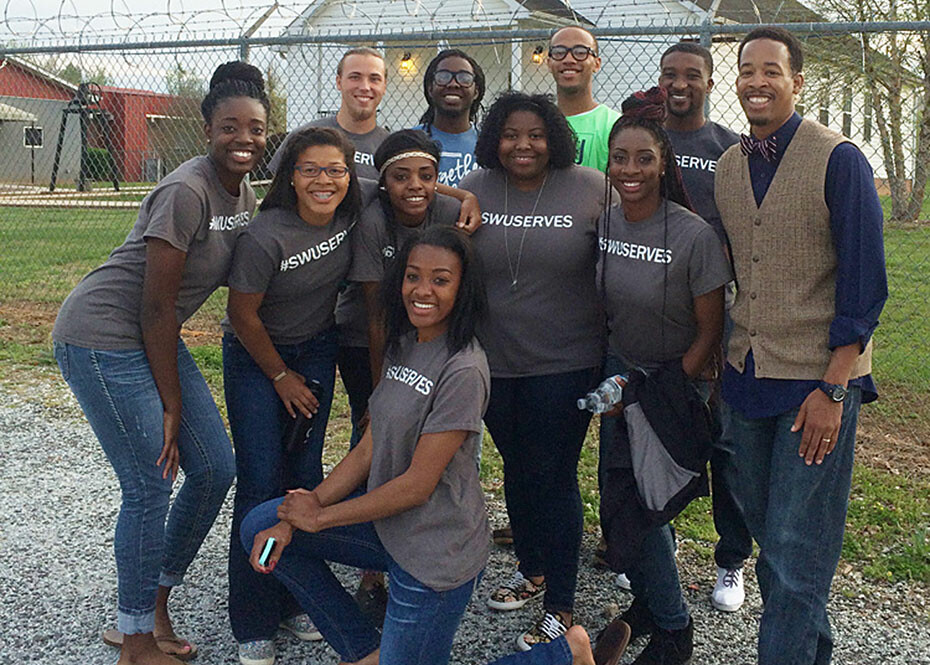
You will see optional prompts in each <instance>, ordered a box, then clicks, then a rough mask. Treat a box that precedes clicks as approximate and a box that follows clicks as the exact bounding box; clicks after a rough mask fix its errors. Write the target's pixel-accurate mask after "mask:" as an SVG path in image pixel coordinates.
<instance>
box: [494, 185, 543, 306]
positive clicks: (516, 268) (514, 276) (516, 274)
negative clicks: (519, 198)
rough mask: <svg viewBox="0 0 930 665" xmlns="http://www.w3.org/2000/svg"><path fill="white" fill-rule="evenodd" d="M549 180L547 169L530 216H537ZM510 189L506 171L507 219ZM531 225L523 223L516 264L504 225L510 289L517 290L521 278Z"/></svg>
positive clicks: (505, 202)
mask: <svg viewBox="0 0 930 665" xmlns="http://www.w3.org/2000/svg"><path fill="white" fill-rule="evenodd" d="M548 181H549V171H548V170H547V171H546V177H545V178H543V182H542V185H541V186H540V187H539V192H538V193H537V194H536V202H535V203H533V211H532V212H531V213H530V218H531V219H532V218H533V217H535V216H536V208H537V207H538V206H539V199H541V198H542V193H543V190H544V189H545V188H546V183H547V182H548ZM509 190H510V177H509V176H508V174H507V173H506V172H505V173H504V219H507V217H508V213H509V212H510V201H509V196H508V193H509ZM528 228H529V227H528V226H527V225H526V224H524V225H523V234H522V235H521V236H520V248H519V249H518V250H517V263H516V265H514V263H513V261H512V260H511V258H510V243H509V242H508V240H507V227H506V226H505V227H504V250H505V251H506V252H507V268H508V269H509V271H510V290H511V291H516V290H517V282H518V280H519V278H520V261H521V260H522V259H523V243H524V242H526V230H527V229H528Z"/></svg>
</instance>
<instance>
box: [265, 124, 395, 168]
mask: <svg viewBox="0 0 930 665" xmlns="http://www.w3.org/2000/svg"><path fill="white" fill-rule="evenodd" d="M307 127H328V128H330V129H338V130H340V131H341V132H342V133H343V134H345V135H346V136H347V137H348V138H349V140H350V141H351V142H352V145H354V146H355V172H356V174H357V175H358V176H359V177H360V178H371V179H372V180H377V179H378V169H376V168H375V150H377V149H378V146H380V145H381V142H382V141H384V139H386V138H387V136H388V134H390V132H389V131H388V130H386V129H385V128H384V127H375V128H374V129H373V130H371V131H370V132H368V133H367V134H353V133H352V132H348V131H346V130H344V129H343V128H342V127H340V126H339V123H338V122H336V116H334V115H330V116H326V117H325V118H320V119H319V120H311V121H310V122H308V123H306V124H304V125H301V126H300V127H298V128H297V129H294V130H292V131H291V132H289V133H288V135H287V138H285V139H284V142H283V143H281V145H280V146H279V147H278V150H277V151H276V152H275V153H274V157H272V158H271V161H270V162H268V169H269V170H270V171H271V172H272V173H277V171H278V166H279V165H280V164H281V160H282V159H283V157H284V151H285V150H286V149H287V144H288V142H289V141H290V140H291V137H293V136H294V134H296V133H297V132H299V131H301V130H304V129H307Z"/></svg>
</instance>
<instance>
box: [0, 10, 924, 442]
mask: <svg viewBox="0 0 930 665" xmlns="http://www.w3.org/2000/svg"><path fill="white" fill-rule="evenodd" d="M753 27H756V26H754V25H742V24H727V25H720V24H712V23H709V22H708V23H703V24H695V25H684V26H677V27H669V26H657V25H649V26H633V27H613V28H600V29H595V30H594V32H595V34H596V35H597V37H598V40H599V45H600V54H601V57H602V59H603V65H602V68H601V71H600V72H599V73H598V74H597V75H596V76H595V97H596V99H597V100H598V101H600V102H603V103H605V104H607V105H609V106H612V107H614V108H619V106H620V103H621V101H622V100H623V99H624V98H625V97H626V96H628V95H629V94H630V93H631V92H633V91H635V90H640V89H645V88H648V87H650V86H652V85H655V83H656V81H657V79H658V73H659V57H660V55H661V53H662V52H663V51H664V50H665V48H667V47H668V46H669V45H670V44H672V43H675V42H678V41H679V40H682V39H687V40H693V41H698V42H701V43H703V44H705V45H706V46H708V47H709V48H710V49H711V51H712V53H713V55H714V61H715V72H714V81H715V85H714V88H713V91H712V93H711V95H710V97H709V103H708V115H709V117H710V118H711V119H712V120H715V121H717V122H720V123H722V124H724V125H727V126H729V127H731V128H732V129H734V130H736V131H746V123H745V118H744V116H743V113H742V110H741V109H740V106H739V103H738V101H737V98H736V95H735V92H734V86H735V80H736V73H737V47H738V44H739V40H740V38H741V37H742V36H743V35H744V34H745V33H746V32H747V31H748V30H750V29H752V28H753ZM785 27H788V28H789V29H792V30H794V31H795V32H796V33H797V34H798V36H799V37H801V38H802V40H803V41H804V43H805V53H806V61H805V75H806V83H805V86H804V90H803V92H802V94H801V96H800V98H799V99H798V110H799V111H800V112H801V113H802V114H803V115H805V116H807V117H810V118H813V119H816V120H818V121H820V122H821V123H823V124H825V125H828V126H830V127H831V128H833V129H836V130H837V131H841V132H842V133H843V134H845V135H846V136H848V137H849V138H850V139H851V140H853V141H854V142H856V143H857V144H858V145H859V146H860V147H861V148H862V150H863V152H864V153H865V155H866V156H867V157H868V159H869V161H870V162H871V164H872V167H873V169H874V171H875V175H876V185H877V187H878V190H879V193H880V194H881V196H882V200H883V203H884V204H885V207H886V211H887V215H886V231H885V247H886V255H887V262H888V269H889V278H890V287H891V298H890V300H889V302H888V305H887V306H886V308H885V311H884V314H883V316H882V325H881V326H880V327H879V330H878V332H877V333H876V336H875V337H876V351H875V374H876V377H877V379H878V381H879V385H880V390H881V391H882V395H883V399H882V400H881V401H880V402H879V403H878V404H877V405H875V406H874V407H870V408H869V409H866V410H865V411H864V418H865V420H866V423H865V425H866V426H865V428H864V431H865V432H866V435H867V438H868V437H880V438H883V439H885V440H886V441H888V442H889V443H890V444H891V445H892V446H896V445H901V446H904V447H907V446H910V447H912V448H914V447H915V446H916V448H914V449H916V450H919V449H920V446H922V445H923V441H925V440H930V407H926V406H924V404H925V400H924V399H922V398H923V396H925V395H926V394H928V393H930V198H928V200H927V201H920V200H917V201H916V203H915V201H913V200H912V199H913V198H914V197H912V196H911V191H912V189H917V190H922V189H923V185H922V182H923V181H925V180H926V164H927V162H928V160H930V129H928V123H930V118H928V115H930V113H928V111H930V109H928V104H930V59H928V56H927V48H928V46H930V37H928V35H930V24H927V23H912V24H902V23H895V24H862V23H856V24H839V23H820V24H810V23H809V24H804V25H786V26H785ZM548 34H549V28H545V29H520V30H467V29H456V30H453V29H448V30H436V29H431V30H430V31H428V32H421V33H396V32H380V33H374V32H370V33H366V34H361V33H357V32H346V33H344V34H342V35H341V36H335V35H332V34H328V35H325V36H321V35H312V34H311V35H305V34H300V35H293V34H288V33H287V32H283V33H281V34H279V35H278V36H271V37H261V38H251V39H250V38H246V37H241V36H240V37H235V38H228V37H223V38H220V39H204V40H199V41H198V40H192V39H184V40H183V41H182V40H168V41H161V42H151V41H149V42H135V43H128V42H127V41H126V39H125V38H123V39H120V38H117V37H113V38H112V39H110V40H109V41H102V42H100V43H98V44H93V45H87V44H79V45H75V43H74V42H71V43H63V44H59V45H51V46H45V47H43V46H37V45H34V44H32V45H29V46H21V47H18V48H10V47H7V48H6V49H5V50H4V48H3V47H0V155H2V156H3V159H2V160H0V256H2V258H0V324H2V323H3V322H9V321H11V320H13V321H22V320H27V321H31V322H33V324H34V326H35V327H36V328H37V329H40V330H43V331H47V330H48V328H49V326H50V324H51V321H52V320H53V318H54V314H55V312H56V310H57V305H58V304H59V303H60V302H61V300H62V299H63V298H64V297H65V295H67V293H68V292H69V291H70V289H71V288H72V287H73V286H74V284H75V283H76V282H77V281H78V280H79V279H80V277H81V276H82V275H84V274H85V273H86V272H87V271H89V270H90V269H91V268H93V267H94V266H96V265H98V264H100V263H101V262H102V261H103V260H104V259H105V258H106V256H107V254H108V252H109V251H110V250H111V249H112V248H113V247H115V246H116V245H118V244H119V243H120V242H121V241H122V240H123V238H124V237H125V235H126V233H127V232H128V230H129V229H130V227H131V226H132V224H133V222H134V220H135V216H136V211H137V209H138V206H139V202H140V201H141V200H142V198H143V197H144V196H145V194H146V193H147V192H148V191H149V190H151V188H152V187H153V185H154V183H155V182H156V181H157V180H158V179H159V178H161V177H162V176H164V175H165V174H166V173H168V172H170V171H171V170H172V169H174V168H175V167H176V166H178V165H179V164H180V163H181V162H183V161H184V160H186V159H188V158H190V157H192V156H194V155H197V154H201V153H202V152H203V150H204V137H203V127H202V125H203V122H202V120H201V118H200V115H199V102H200V99H201V98H202V96H203V94H204V92H205V88H206V82H207V81H208V80H209V77H210V74H211V73H212V71H213V69H214V68H215V67H216V66H217V65H219V64H220V63H222V62H226V61H229V60H233V59H240V58H245V59H248V60H249V61H250V62H252V63H253V64H255V65H256V66H258V67H259V68H260V69H262V71H263V72H265V75H266V79H267V82H268V89H269V93H270V97H271V101H272V113H271V117H270V120H269V149H268V152H267V155H266V159H267V158H270V156H271V154H272V153H273V150H274V147H275V146H276V145H277V144H278V143H279V141H280V140H281V138H282V137H283V136H284V134H286V132H287V130H288V129H291V128H293V127H295V126H297V125H298V124H301V123H303V122H306V121H308V120H312V119H314V118H319V117H323V116H326V115H331V114H334V113H335V112H336V111H337V110H338V108H339V104H340V97H339V93H338V92H337V91H336V89H335V69H336V63H337V62H338V60H339V58H340V56H341V54H342V53H343V51H344V50H345V49H346V48H348V47H350V46H355V45H368V46H375V47H377V48H379V49H380V50H381V51H382V52H383V53H384V55H385V61H386V64H387V71H388V91H387V94H386V95H385V97H384V99H383V101H382V102H381V105H380V107H379V111H378V113H379V124H381V125H384V126H386V127H388V128H390V129H400V128H404V127H410V126H412V125H414V124H416V123H417V122H418V120H419V117H420V115H421V114H422V112H423V111H424V110H425V108H426V102H425V100H424V97H423V72H424V71H425V69H426V66H427V64H428V63H429V61H430V59H431V58H432V57H433V56H434V55H435V54H436V52H437V50H439V49H442V48H448V47H456V48H461V49H463V50H465V51H467V52H468V53H469V54H471V55H472V56H473V57H474V58H475V59H476V60H477V61H478V62H479V63H480V65H481V67H482V68H483V69H484V72H485V75H486V78H487V93H486V96H485V104H486V105H487V104H489V103H490V101H491V100H493V99H494V97H495V96H496V95H497V94H498V93H499V92H501V91H503V90H506V89H508V88H516V89H521V90H524V91H528V92H530V91H531V92H554V85H553V83H552V80H551V77H550V75H549V72H548V69H547V66H546V61H545V53H546V48H547V41H548ZM921 40H923V41H922V42H921ZM895 44H898V45H904V47H903V49H900V48H899V49H895V48H889V45H895ZM921 48H922V49H923V50H922V51H921ZM922 67H923V68H922ZM921 125H923V128H924V129H923V132H922V133H921V132H920V127H921ZM919 137H922V138H920V141H919V140H918V138H919ZM268 176H269V174H268V172H267V169H266V168H265V167H264V166H261V167H260V168H259V169H258V170H257V172H256V173H255V174H253V181H254V182H255V183H256V186H257V188H258V190H259V194H260V195H261V193H262V191H263V190H262V183H263V181H264V180H265V179H267V178H268ZM915 205H916V208H915ZM915 210H916V212H915ZM211 302H212V304H211V305H210V307H209V308H208V309H207V311H206V312H205V313H203V314H201V315H200V316H199V317H198V318H197V319H195V321H194V322H193V327H194V328H196V329H201V330H216V328H217V326H216V324H217V322H218V319H219V315H220V313H221V310H222V297H221V296H220V297H217V298H215V299H214V300H213V301H211ZM46 337H47V336H46ZM925 450H926V449H924V453H923V454H925Z"/></svg>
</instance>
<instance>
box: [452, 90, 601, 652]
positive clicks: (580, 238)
mask: <svg viewBox="0 0 930 665" xmlns="http://www.w3.org/2000/svg"><path fill="white" fill-rule="evenodd" d="M574 154H575V142H574V136H573V134H572V132H571V129H570V128H569V126H568V123H567V122H566V121H565V117H564V116H563V115H562V113H561V112H560V111H559V110H558V108H557V107H556V106H555V104H553V103H552V102H551V101H550V99H549V98H548V97H547V96H545V95H527V94H524V93H519V92H509V93H505V94H503V95H501V96H500V97H499V98H498V99H497V101H495V102H494V104H493V105H492V106H491V108H490V109H489V111H488V115H487V117H486V118H485V121H484V123H483V124H482V129H481V133H480V134H479V136H478V144H477V149H476V156H477V159H478V163H479V165H480V166H481V167H482V168H480V169H479V170H477V171H473V172H472V173H470V174H469V175H468V176H466V177H465V179H464V180H463V181H462V183H461V187H462V188H463V189H466V190H468V191H471V192H473V193H474V194H476V195H477V197H478V201H479V202H480V204H481V208H482V219H483V223H482V226H481V228H480V229H479V230H478V231H477V232H476V233H475V236H474V242H475V249H476V251H477V252H478V254H479V256H480V258H481V259H482V264H483V267H484V271H485V275H486V283H487V287H488V302H489V316H488V318H487V321H486V322H485V323H484V324H483V325H482V327H481V328H480V331H481V339H482V343H483V344H484V347H485V350H486V351H487V354H488V363H489V365H490V368H491V377H492V379H491V401H490V404H489V406H488V412H487V414H486V416H485V423H486V424H487V427H488V430H489V431H490V433H491V436H492V437H493V439H494V443H495V445H496V446H497V448H498V450H499V451H500V453H501V456H502V457H503V460H504V490H505V496H506V499H507V512H508V515H509V517H510V523H511V525H512V527H513V535H514V548H515V550H516V553H517V557H518V558H519V560H520V563H519V569H518V571H517V572H516V574H515V575H514V577H513V579H512V580H511V581H509V582H507V583H506V584H504V585H502V586H501V587H500V588H499V589H497V590H496V591H494V592H493V593H492V594H491V597H490V598H489V600H488V605H489V606H490V607H492V608H494V609H498V610H514V609H518V608H520V607H522V606H523V605H525V604H526V603H527V602H528V601H529V600H531V599H533V598H536V597H538V596H541V595H545V599H544V611H543V613H542V615H541V616H540V618H539V620H538V621H536V622H535V625H534V626H533V627H532V628H531V629H530V630H529V631H527V632H526V633H524V634H522V635H520V636H519V637H518V638H517V643H518V646H519V648H521V649H529V648H530V647H531V646H533V645H534V644H539V643H542V642H547V641H549V640H551V639H554V638H556V637H558V636H559V635H561V634H562V633H564V632H565V629H566V628H567V627H568V626H570V625H571V623H572V610H573V607H574V597H575V585H576V581H577V580H576V578H577V571H578V554H579V548H580V545H581V531H582V505H581V496H580V493H579V489H578V473H577V467H578V456H579V454H580V451H581V445H582V443H583V441H584V436H585V432H586V430H587V426H588V422H589V420H590V415H591V414H590V413H588V412H586V411H585V412H582V411H579V410H578V409H577V408H576V407H575V401H576V400H577V398H578V397H579V396H581V395H584V394H585V393H586V392H587V391H588V390H590V389H591V388H593V387H594V385H595V384H596V381H597V378H598V371H599V368H600V364H601V360H602V357H603V339H604V335H603V319H602V315H601V310H600V305H599V303H598V298H597V293H596V290H595V285H594V270H595V264H596V262H597V238H596V235H597V227H596V222H597V218H598V217H599V216H600V214H601V211H602V209H603V201H604V186H605V183H604V176H603V174H602V173H599V172H597V171H595V170H593V169H589V168H587V167H583V166H576V165H575V164H574ZM545 321H549V322H553V325H550V326H545V325H540V322H545ZM556 321H558V325H554V322H556Z"/></svg>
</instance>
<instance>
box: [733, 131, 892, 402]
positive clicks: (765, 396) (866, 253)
mask: <svg viewBox="0 0 930 665" xmlns="http://www.w3.org/2000/svg"><path fill="white" fill-rule="evenodd" d="M800 125H801V116H799V115H798V114H797V113H795V114H793V115H792V116H791V117H790V118H789V119H788V120H787V121H786V122H785V124H784V125H782V126H781V127H780V128H779V129H778V130H777V131H776V132H775V134H774V136H775V137H776V141H777V146H776V150H775V159H774V160H772V161H771V162H768V161H766V160H765V159H764V158H763V157H762V156H761V155H760V154H759V153H752V154H751V155H749V157H748V158H747V159H748V160H749V177H750V181H751V182H752V192H753V194H754V196H755V199H756V205H762V200H763V199H764V198H765V194H766V192H768V189H769V185H771V184H772V179H773V178H774V177H775V172H776V171H777V170H778V165H779V164H780V163H781V159H782V157H783V156H784V154H785V150H786V149H787V147H788V145H789V144H790V143H791V139H792V138H793V137H794V134H795V132H797V130H798V127H799V126H800ZM824 199H825V201H826V203H827V208H829V210H830V230H831V233H832V236H833V245H834V247H835V249H836V261H837V269H836V299H835V303H836V310H835V314H834V318H833V321H832V322H831V323H830V348H831V349H834V348H836V347H838V346H845V345H847V344H852V343H854V342H858V343H859V345H860V347H861V348H865V345H866V344H868V342H869V339H870V338H871V336H872V332H873V331H874V330H875V327H876V326H877V325H878V315H879V313H880V312H881V310H882V307H883V306H884V304H885V300H886V299H887V298H888V282H887V280H886V277H885V251H884V242H883V238H882V223H883V221H884V218H883V215H882V206H881V202H880V201H879V199H878V193H877V192H876V191H875V180H874V176H873V174H872V167H871V166H870V165H869V162H868V161H867V160H866V158H865V156H864V155H863V154H862V152H861V151H860V150H859V149H858V148H857V147H856V146H855V145H853V144H852V143H841V144H840V145H838V146H837V147H836V148H834V149H833V152H832V153H831V154H830V161H829V162H828V163H827V175H826V181H825V183H824ZM736 277H737V280H738V279H739V275H737V276H736ZM755 367H756V366H755V362H754V360H753V356H752V349H751V348H750V350H749V352H748V353H747V354H746V364H745V368H744V371H743V372H742V373H740V372H739V371H738V370H737V369H736V368H735V367H733V365H731V364H730V363H729V362H728V363H727V364H726V367H725V368H724V371H723V385H722V388H721V392H722V395H723V398H724V399H725V400H726V401H727V403H728V404H729V405H730V406H731V407H733V408H734V409H737V410H738V411H739V412H740V413H742V414H743V416H745V417H746V418H767V417H770V416H776V415H778V414H781V413H784V412H785V411H789V410H791V409H794V408H797V407H799V406H800V405H801V403H802V402H803V401H804V400H805V398H807V396H808V395H809V394H810V393H811V392H812V391H813V390H816V389H817V385H818V383H819V382H818V381H808V380H789V379H766V378H763V379H757V378H756V377H755ZM849 384H850V385H854V386H859V387H860V388H862V403H863V404H864V403H866V402H871V401H873V400H875V399H876V398H877V397H878V391H877V389H876V387H875V382H874V381H873V380H872V375H871V374H869V375H866V376H862V377H859V378H857V379H853V380H851V381H850V382H849Z"/></svg>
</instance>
